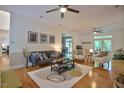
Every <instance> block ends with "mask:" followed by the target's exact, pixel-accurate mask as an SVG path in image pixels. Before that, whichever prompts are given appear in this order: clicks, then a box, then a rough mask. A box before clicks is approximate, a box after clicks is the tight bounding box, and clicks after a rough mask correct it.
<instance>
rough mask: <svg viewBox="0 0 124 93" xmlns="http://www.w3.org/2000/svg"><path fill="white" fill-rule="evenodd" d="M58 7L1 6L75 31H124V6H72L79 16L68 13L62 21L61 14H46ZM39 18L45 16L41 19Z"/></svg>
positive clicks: (6, 9)
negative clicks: (101, 29) (94, 28)
mask: <svg viewBox="0 0 124 93" xmlns="http://www.w3.org/2000/svg"><path fill="white" fill-rule="evenodd" d="M56 7H58V6H56V5H54V6H53V5H26V6H24V5H23V6H20V5H16V6H13V5H9V6H4V5H2V6H0V9H2V10H5V11H8V12H15V13H18V14H20V15H23V16H26V17H28V18H32V19H35V20H39V21H45V22H47V23H50V24H53V23H54V24H55V25H58V24H61V25H63V26H65V27H68V28H70V29H71V30H73V31H79V32H88V31H92V30H93V27H101V28H103V29H104V31H117V30H118V29H123V31H124V26H123V24H124V6H120V7H118V8H114V6H112V5H109V6H107V5H99V6H98V5H72V6H69V7H71V8H74V9H77V10H79V11H80V13H79V14H76V13H71V12H66V14H65V17H64V19H61V17H60V12H59V11H56V12H52V13H48V14H46V13H45V11H47V10H50V9H53V8H56ZM39 16H43V17H42V18H39Z"/></svg>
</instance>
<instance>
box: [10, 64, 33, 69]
mask: <svg viewBox="0 0 124 93" xmlns="http://www.w3.org/2000/svg"><path fill="white" fill-rule="evenodd" d="M28 66H32V64H31V63H29V64H28ZM23 67H26V65H25V64H20V65H14V66H10V68H11V69H19V68H23Z"/></svg>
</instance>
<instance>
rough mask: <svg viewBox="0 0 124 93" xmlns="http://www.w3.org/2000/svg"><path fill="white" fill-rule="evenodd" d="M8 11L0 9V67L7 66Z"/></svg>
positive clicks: (4, 67) (5, 67)
mask: <svg viewBox="0 0 124 93" xmlns="http://www.w3.org/2000/svg"><path fill="white" fill-rule="evenodd" d="M9 33H10V13H9V12H6V11H2V10H0V60H1V61H0V68H1V69H2V70H3V69H7V68H9V65H10V62H9Z"/></svg>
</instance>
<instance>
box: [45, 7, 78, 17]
mask: <svg viewBox="0 0 124 93" xmlns="http://www.w3.org/2000/svg"><path fill="white" fill-rule="evenodd" d="M58 6H59V7H58V8H55V9H51V10H48V11H46V13H50V12H54V11H58V10H59V11H60V13H61V18H64V13H65V12H67V11H69V12H74V13H79V11H78V10H75V9H72V8H69V5H58Z"/></svg>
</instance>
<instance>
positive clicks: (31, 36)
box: [28, 31, 38, 43]
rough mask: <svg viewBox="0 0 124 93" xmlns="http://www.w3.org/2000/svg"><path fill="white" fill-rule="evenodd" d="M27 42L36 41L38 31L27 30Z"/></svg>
mask: <svg viewBox="0 0 124 93" xmlns="http://www.w3.org/2000/svg"><path fill="white" fill-rule="evenodd" d="M28 43H38V33H37V32H32V31H28Z"/></svg>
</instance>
